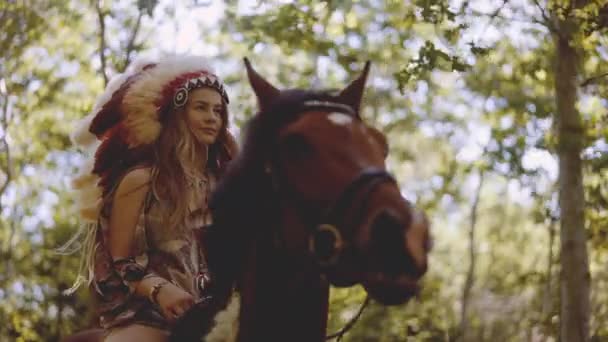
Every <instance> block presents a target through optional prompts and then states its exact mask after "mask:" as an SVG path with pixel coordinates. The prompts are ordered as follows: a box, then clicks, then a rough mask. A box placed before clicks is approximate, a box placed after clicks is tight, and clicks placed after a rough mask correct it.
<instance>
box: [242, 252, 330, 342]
mask: <svg viewBox="0 0 608 342" xmlns="http://www.w3.org/2000/svg"><path fill="white" fill-rule="evenodd" d="M271 254H272V253H271V252H265V251H263V250H261V248H258V249H257V250H253V251H252V253H251V257H250V258H249V259H248V267H246V272H245V274H244V278H243V284H244V286H243V289H242V292H241V317H240V328H239V341H240V342H250V341H306V342H316V341H319V342H320V341H324V340H325V332H326V325H327V309H328V299H329V286H328V284H327V282H326V281H325V280H324V279H322V278H321V277H319V275H318V274H315V273H314V272H295V271H294V270H293V269H289V266H290V265H289V264H288V263H287V262H286V261H285V260H284V259H283V260H281V259H280V258H278V257H277V256H276V255H271Z"/></svg>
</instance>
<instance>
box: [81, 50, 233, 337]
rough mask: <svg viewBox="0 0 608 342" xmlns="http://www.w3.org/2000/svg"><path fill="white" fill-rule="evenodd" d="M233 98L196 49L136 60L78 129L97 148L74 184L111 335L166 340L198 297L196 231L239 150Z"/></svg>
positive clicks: (92, 276)
mask: <svg viewBox="0 0 608 342" xmlns="http://www.w3.org/2000/svg"><path fill="white" fill-rule="evenodd" d="M228 102H229V100H228V96H227V94H226V91H225V89H224V85H223V84H222V82H221V80H220V79H219V78H218V77H217V76H216V75H215V74H214V73H213V71H212V70H211V69H210V68H209V67H208V66H207V65H206V64H205V63H204V62H203V61H201V59H200V58H197V57H184V56H173V57H167V58H165V59H162V60H160V61H157V62H144V61H138V62H135V63H134V67H132V68H131V69H130V70H128V71H127V72H126V73H125V74H123V75H120V76H119V77H118V78H117V79H115V80H113V81H112V82H111V83H110V84H109V85H108V87H107V89H106V91H105V92H104V94H103V95H102V96H101V97H100V99H99V100H98V103H97V104H96V106H95V109H94V111H93V113H92V114H91V116H90V117H89V118H88V119H85V120H84V125H81V129H79V130H77V132H76V134H75V135H74V136H73V140H74V142H75V143H78V144H80V145H81V146H84V147H87V148H89V150H90V151H91V152H92V151H94V152H95V153H94V158H92V163H91V166H92V169H89V170H87V171H85V172H84V173H83V174H81V176H79V177H77V178H76V179H75V180H74V186H75V188H77V189H78V190H80V193H81V194H82V195H83V196H82V197H81V198H80V201H79V204H80V205H81V214H82V216H83V218H85V219H88V220H90V221H92V229H90V230H89V234H88V238H87V240H88V243H87V244H86V246H88V247H87V248H86V250H87V251H88V253H87V256H86V259H85V266H86V268H87V271H88V274H89V276H88V282H89V285H90V288H91V290H92V294H93V297H94V299H95V300H96V302H97V308H98V313H99V316H100V325H101V327H102V328H104V329H105V330H106V333H107V337H106V341H109V342H114V341H131V340H144V341H163V340H165V339H166V337H167V336H168V331H169V329H170V327H171V324H172V323H173V322H175V320H176V319H178V318H179V317H180V316H181V315H182V314H183V313H184V312H185V311H186V310H188V309H189V308H190V307H191V306H192V305H193V303H195V302H196V301H197V300H198V299H200V298H201V296H202V294H203V292H204V290H205V287H206V285H207V284H208V281H209V279H210V278H209V274H208V272H207V270H206V264H205V258H204V254H203V251H202V248H201V246H200V244H199V239H198V238H197V236H198V234H199V233H200V230H201V228H202V227H205V226H206V225H208V224H210V215H209V213H208V211H207V201H208V198H209V194H210V192H211V190H212V189H213V187H214V185H215V184H216V182H217V179H218V177H221V175H222V172H223V170H224V169H225V167H226V164H227V162H228V161H230V160H231V158H232V156H233V155H234V153H235V152H236V143H235V141H234V139H233V138H232V136H231V135H230V133H229V132H228V130H227V126H228V111H227V105H228ZM91 134H92V135H91Z"/></svg>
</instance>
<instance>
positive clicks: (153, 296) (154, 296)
mask: <svg viewBox="0 0 608 342" xmlns="http://www.w3.org/2000/svg"><path fill="white" fill-rule="evenodd" d="M161 279H162V278H161ZM167 284H169V282H168V281H167V280H165V279H162V280H160V281H159V282H157V283H156V284H154V285H153V286H152V287H151V288H150V292H148V299H149V300H150V302H152V303H153V304H156V305H159V304H158V294H159V293H160V291H161V289H162V288H163V287H165V285H167Z"/></svg>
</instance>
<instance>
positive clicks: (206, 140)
mask: <svg viewBox="0 0 608 342" xmlns="http://www.w3.org/2000/svg"><path fill="white" fill-rule="evenodd" d="M196 140H197V141H198V142H199V143H200V144H203V145H207V146H209V145H212V144H213V143H215V141H216V140H217V137H216V136H211V135H206V134H205V135H203V134H201V135H197V136H196Z"/></svg>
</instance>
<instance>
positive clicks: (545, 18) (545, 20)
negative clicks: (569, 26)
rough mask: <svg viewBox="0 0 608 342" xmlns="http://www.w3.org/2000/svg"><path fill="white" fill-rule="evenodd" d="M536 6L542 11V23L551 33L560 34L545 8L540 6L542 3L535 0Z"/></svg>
mask: <svg viewBox="0 0 608 342" xmlns="http://www.w3.org/2000/svg"><path fill="white" fill-rule="evenodd" d="M534 4H535V5H536V7H537V8H538V9H539V10H540V15H541V17H542V18H543V21H542V22H541V23H542V24H543V25H545V26H546V27H547V28H548V29H549V31H551V32H553V33H555V34H559V30H558V29H557V27H556V26H555V24H554V23H553V21H552V20H551V18H549V15H548V14H547V12H546V11H545V9H544V7H543V6H541V5H540V2H539V1H538V0H534Z"/></svg>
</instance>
